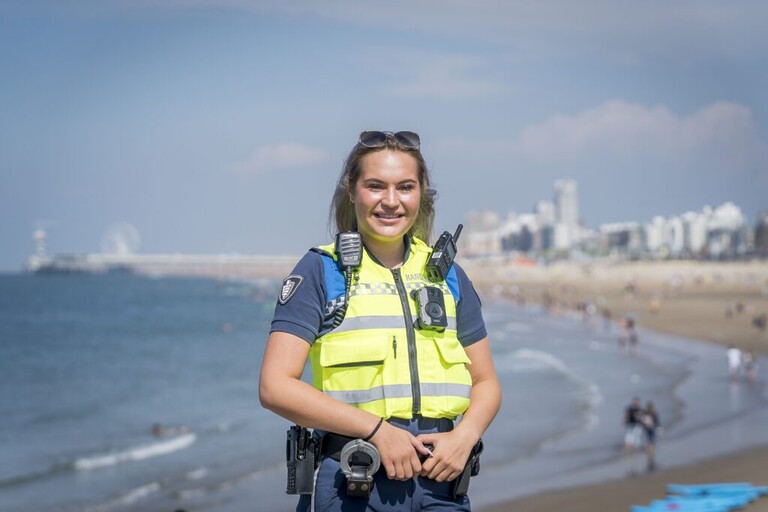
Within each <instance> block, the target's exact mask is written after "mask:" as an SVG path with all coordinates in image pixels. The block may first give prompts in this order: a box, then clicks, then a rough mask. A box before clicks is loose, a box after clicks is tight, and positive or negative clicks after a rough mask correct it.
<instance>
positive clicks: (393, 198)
mask: <svg viewBox="0 0 768 512" xmlns="http://www.w3.org/2000/svg"><path fill="white" fill-rule="evenodd" d="M381 204H382V205H383V206H385V207H388V208H396V207H397V190H396V189H395V187H388V188H387V191H386V192H385V193H384V197H383V198H382V200H381Z"/></svg>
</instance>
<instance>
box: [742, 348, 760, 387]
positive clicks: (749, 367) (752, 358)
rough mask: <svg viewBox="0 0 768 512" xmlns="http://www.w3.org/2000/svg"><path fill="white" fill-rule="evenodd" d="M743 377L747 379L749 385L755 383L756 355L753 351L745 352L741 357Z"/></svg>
mask: <svg viewBox="0 0 768 512" xmlns="http://www.w3.org/2000/svg"><path fill="white" fill-rule="evenodd" d="M743 365H744V375H745V376H746V377H747V382H749V383H750V384H754V383H755V379H756V378H757V355H756V354H755V351H754V350H747V351H746V352H744V355H743Z"/></svg>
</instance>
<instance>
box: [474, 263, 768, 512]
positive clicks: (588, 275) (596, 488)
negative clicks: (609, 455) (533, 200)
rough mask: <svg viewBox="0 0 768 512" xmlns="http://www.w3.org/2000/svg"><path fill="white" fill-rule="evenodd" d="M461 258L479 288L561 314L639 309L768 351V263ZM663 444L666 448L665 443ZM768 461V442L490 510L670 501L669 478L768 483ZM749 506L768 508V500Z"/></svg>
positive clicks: (639, 314) (641, 314)
mask: <svg viewBox="0 0 768 512" xmlns="http://www.w3.org/2000/svg"><path fill="white" fill-rule="evenodd" d="M462 265H463V266H464V268H466V269H467V272H468V274H469V275H470V277H471V278H472V280H473V282H474V283H475V285H476V287H477V288H478V290H479V291H480V294H481V295H485V296H494V295H501V296H505V297H508V298H511V299H513V300H516V301H518V302H520V303H523V302H525V303H530V302H533V303H538V304H547V305H548V306H549V307H550V308H551V310H552V311H553V313H555V314H557V313H558V312H564V311H572V310H583V311H585V313H586V312H594V313H595V314H596V315H597V316H600V315H602V314H603V312H604V311H606V310H608V311H610V317H611V319H612V320H613V321H618V320H621V319H622V318H624V317H625V316H627V315H631V316H632V317H633V318H634V319H635V321H636V324H637V326H638V327H639V328H640V329H651V330H656V331H658V332H663V333H667V334H672V335H675V336H682V337H686V338H690V339H695V340H706V341H710V342H714V343H718V344H721V345H724V346H725V345H728V344H733V345H735V346H738V347H740V348H742V349H744V350H754V351H756V352H758V353H762V354H768V331H767V330H765V329H760V328H759V327H756V326H755V325H754V322H755V319H756V318H757V319H759V316H760V315H762V314H766V313H768V262H760V263H741V262H739V263H696V262H660V263H655V262H651V263H647V262H644V263H625V264H613V265H612V264H600V265H578V264H564V265H556V266H550V267H546V268H544V267H540V266H530V265H526V264H522V265H521V264H517V263H500V262H498V261H496V262H485V263H480V262H471V261H470V262H462ZM641 346H642V340H641ZM723 365H724V366H725V356H724V355H723ZM766 371H768V370H767V369H766V368H760V369H759V373H758V377H757V379H758V383H761V382H763V381H764V380H765V375H766ZM658 449H659V450H660V451H661V450H664V442H663V441H662V442H661V443H660V445H659V448H658ZM766 468H768V445H765V446H762V447H757V448H750V449H747V450H743V451H738V452H736V453H730V454H727V455H721V456H718V457H716V458H710V459H707V460H701V461H697V462H695V463H694V464H690V465H686V466H682V467H671V468H669V469H661V470H659V471H656V472H654V473H649V474H644V475H641V476H636V477H632V478H624V479H620V480H610V481H603V482H602V483H598V484H590V485H586V486H581V487H574V488H568V489H559V490H549V491H546V492H542V493H539V494H534V495H532V496H526V497H523V498H518V499H515V500H513V501H510V502H507V503H502V504H498V505H495V506H490V507H484V508H483V510H491V511H493V512H497V511H502V510H514V511H519V512H538V511H545V510H547V511H549V510H564V511H574V512H579V511H585V512H586V511H587V510H589V511H595V510H600V511H604V510H605V511H607V510H629V508H630V506H631V505H644V504H648V503H650V502H651V501H652V500H654V499H661V498H664V497H665V496H666V490H665V488H666V484H669V483H708V482H736V481H739V482H751V483H753V484H755V485H768V470H766ZM605 480H609V479H605ZM744 510H747V511H748V512H760V511H766V512H768V497H764V498H762V500H759V501H757V502H755V503H753V504H751V505H750V506H749V507H747V508H746V509H744Z"/></svg>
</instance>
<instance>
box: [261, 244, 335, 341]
mask: <svg viewBox="0 0 768 512" xmlns="http://www.w3.org/2000/svg"><path fill="white" fill-rule="evenodd" d="M321 258H322V256H321V255H320V254H318V253H316V252H314V251H309V252H308V253H307V254H305V255H304V257H303V258H301V260H299V262H298V263H297V264H296V266H295V267H294V269H293V271H291V274H290V275H289V276H288V277H286V278H285V280H283V283H282V284H281V286H280V291H279V293H278V300H277V304H276V305H275V314H274V316H273V317H272V327H271V328H270V332H275V331H280V332H287V333H290V334H293V335H295V336H298V337H299V338H301V339H303V340H305V341H306V342H308V343H310V344H312V343H314V342H315V340H316V339H317V337H318V333H319V332H320V329H321V326H322V324H323V308H324V306H325V276H324V270H323V262H322V259H321Z"/></svg>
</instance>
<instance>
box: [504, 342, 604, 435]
mask: <svg viewBox="0 0 768 512" xmlns="http://www.w3.org/2000/svg"><path fill="white" fill-rule="evenodd" d="M494 365H495V366H496V369H497V371H498V372H499V373H507V372H555V373H557V374H559V375H562V376H563V377H564V378H566V379H568V380H570V381H572V382H574V383H575V384H576V389H577V390H578V396H577V398H578V400H579V401H580V402H581V404H582V405H583V407H584V421H583V425H584V429H586V430H591V429H593V428H595V427H596V426H597V423H598V421H599V420H598V419H597V418H598V416H597V415H596V414H595V413H594V411H595V409H596V408H597V406H598V405H600V404H601V403H602V402H603V395H602V393H601V391H600V386H598V385H597V384H595V383H594V382H591V381H590V380H588V379H586V378H583V377H581V376H579V375H577V374H575V373H574V372H573V371H572V370H571V368H570V367H569V366H568V365H567V364H566V363H565V362H564V361H563V360H562V359H559V358H557V357H555V356H553V355H552V354H550V353H549V352H543V351H541V350H532V349H527V348H522V349H519V350H515V351H513V352H509V353H507V354H504V355H498V354H497V355H494Z"/></svg>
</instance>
